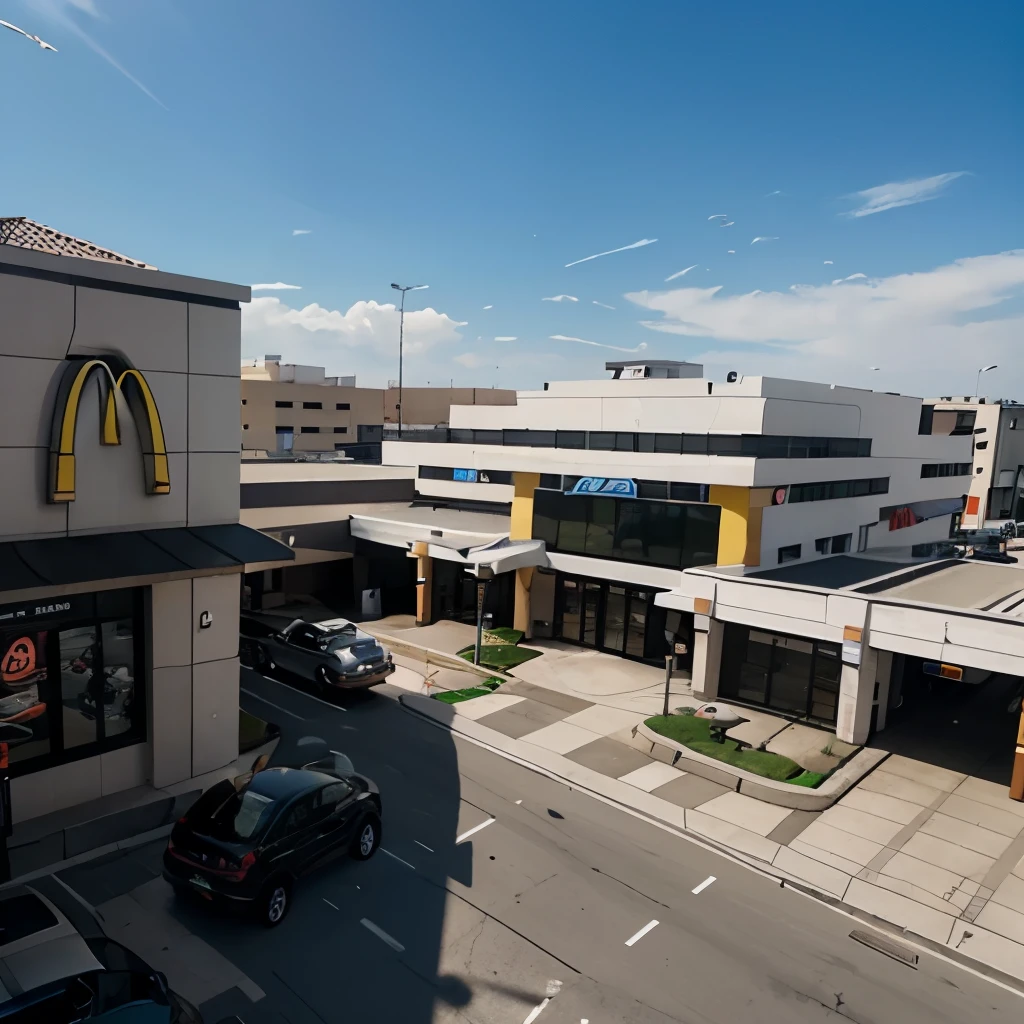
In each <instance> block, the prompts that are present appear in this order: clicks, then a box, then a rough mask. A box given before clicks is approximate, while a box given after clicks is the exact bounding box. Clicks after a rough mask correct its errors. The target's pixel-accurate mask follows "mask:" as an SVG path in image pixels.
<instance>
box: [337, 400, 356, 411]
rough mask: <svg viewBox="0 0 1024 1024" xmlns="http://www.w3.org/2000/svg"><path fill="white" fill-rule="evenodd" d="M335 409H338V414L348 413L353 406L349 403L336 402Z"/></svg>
mask: <svg viewBox="0 0 1024 1024" xmlns="http://www.w3.org/2000/svg"><path fill="white" fill-rule="evenodd" d="M334 408H335V409H337V410H338V412H347V411H348V410H349V409H351V408H352V406H351V404H350V403H349V402H335V403H334Z"/></svg>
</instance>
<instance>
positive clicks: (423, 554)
mask: <svg viewBox="0 0 1024 1024" xmlns="http://www.w3.org/2000/svg"><path fill="white" fill-rule="evenodd" d="M409 554H410V556H411V557H413V558H415V559H416V625H417V626H429V625H430V623H431V617H430V612H431V608H430V595H431V591H432V589H433V582H432V579H431V577H432V576H433V571H434V560H433V558H431V557H430V555H428V554H427V545H426V543H424V542H422V541H417V542H416V543H415V544H413V546H412V551H410V552H409ZM420 580H422V581H423V582H422V583H421V582H419V581H420Z"/></svg>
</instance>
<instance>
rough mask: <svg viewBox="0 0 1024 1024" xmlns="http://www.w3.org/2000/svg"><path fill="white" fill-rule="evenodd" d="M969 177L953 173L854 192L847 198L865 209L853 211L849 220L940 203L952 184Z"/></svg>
mask: <svg viewBox="0 0 1024 1024" xmlns="http://www.w3.org/2000/svg"><path fill="white" fill-rule="evenodd" d="M966 173H967V171H950V172H947V173H946V174H935V175H933V176H932V177H930V178H912V179H911V180H910V181H890V182H889V183H888V184H886V185H876V186H875V187H874V188H866V189H864V190H863V191H861V192H854V193H853V194H852V195H850V196H847V198H848V199H858V200H860V201H861V205H860V206H858V207H857V209H856V210H851V211H850V212H849V213H848V214H847V216H848V217H867V216H869V215H870V214H872V213H882V212H883V211H884V210H895V209H896V208H897V207H900V206H914V205H915V204H916V203H925V202H927V201H928V200H929V199H938V197H939V196H940V195H941V194H942V191H943V190H944V189H945V187H946V186H947V185H948V184H949V183H950V182H951V181H956V179H957V178H961V177H963V176H964V175H965V174H966Z"/></svg>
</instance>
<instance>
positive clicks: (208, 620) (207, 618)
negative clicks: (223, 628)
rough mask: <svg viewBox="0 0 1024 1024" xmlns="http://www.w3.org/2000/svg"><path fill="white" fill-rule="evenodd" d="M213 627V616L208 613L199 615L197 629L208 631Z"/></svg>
mask: <svg viewBox="0 0 1024 1024" xmlns="http://www.w3.org/2000/svg"><path fill="white" fill-rule="evenodd" d="M212 625H213V615H212V614H211V613H210V612H200V613H199V628H200V629H209V628H210V627H211V626H212Z"/></svg>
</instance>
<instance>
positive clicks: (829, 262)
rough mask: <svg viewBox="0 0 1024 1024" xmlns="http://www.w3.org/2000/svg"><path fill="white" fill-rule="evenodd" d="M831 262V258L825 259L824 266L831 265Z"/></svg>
mask: <svg viewBox="0 0 1024 1024" xmlns="http://www.w3.org/2000/svg"><path fill="white" fill-rule="evenodd" d="M832 262H833V261H832V260H825V266H826V267H831V266H832Z"/></svg>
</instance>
